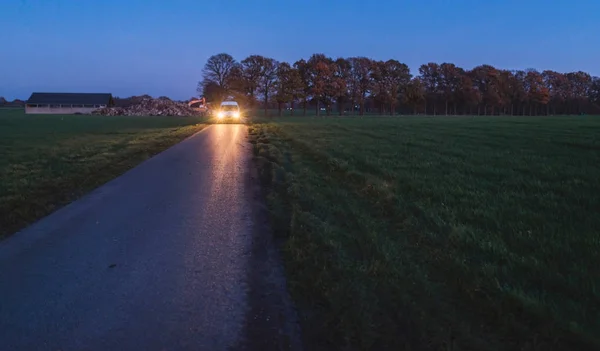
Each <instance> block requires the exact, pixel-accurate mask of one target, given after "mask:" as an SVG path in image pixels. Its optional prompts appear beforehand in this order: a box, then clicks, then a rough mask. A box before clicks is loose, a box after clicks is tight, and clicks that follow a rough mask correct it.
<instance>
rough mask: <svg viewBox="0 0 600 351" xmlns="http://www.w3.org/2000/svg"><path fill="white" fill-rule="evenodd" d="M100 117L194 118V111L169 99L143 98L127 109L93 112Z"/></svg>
mask: <svg viewBox="0 0 600 351" xmlns="http://www.w3.org/2000/svg"><path fill="white" fill-rule="evenodd" d="M93 114H95V115H102V116H194V115H197V114H198V112H196V111H195V110H194V109H192V108H190V107H188V105H187V104H185V103H182V102H176V101H173V100H171V99H169V98H165V97H161V98H158V99H152V98H144V99H142V100H141V101H140V102H139V103H137V104H134V105H131V106H128V107H106V108H102V109H99V110H96V111H94V112H93Z"/></svg>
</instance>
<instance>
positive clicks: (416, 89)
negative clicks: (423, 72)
mask: <svg viewBox="0 0 600 351" xmlns="http://www.w3.org/2000/svg"><path fill="white" fill-rule="evenodd" d="M403 97H404V99H403V101H404V103H406V104H408V105H410V106H411V107H412V109H413V112H414V114H417V111H418V106H419V105H421V104H422V103H423V102H424V101H425V87H424V85H423V82H422V81H421V78H420V77H415V78H413V79H411V81H410V82H409V83H408V85H407V87H406V91H405V93H404V96H403Z"/></svg>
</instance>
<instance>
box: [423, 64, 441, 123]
mask: <svg viewBox="0 0 600 351" xmlns="http://www.w3.org/2000/svg"><path fill="white" fill-rule="evenodd" d="M419 74H420V75H421V82H423V87H424V88H425V114H427V103H428V102H429V101H432V102H433V115H434V116H435V114H436V109H435V107H436V103H437V100H438V98H439V95H440V79H441V73H440V66H439V65H438V64H437V63H434V62H430V63H428V64H426V65H421V67H419Z"/></svg>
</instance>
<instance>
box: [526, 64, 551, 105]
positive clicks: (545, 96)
mask: <svg viewBox="0 0 600 351" xmlns="http://www.w3.org/2000/svg"><path fill="white" fill-rule="evenodd" d="M525 93H526V94H527V95H526V96H527V101H528V103H529V115H533V114H534V113H535V114H536V115H537V114H538V107H539V105H546V104H547V103H548V101H549V99H550V94H549V92H548V88H546V86H545V85H544V78H543V77H542V75H541V74H540V73H539V72H538V71H536V70H528V71H527V75H526V76H525Z"/></svg>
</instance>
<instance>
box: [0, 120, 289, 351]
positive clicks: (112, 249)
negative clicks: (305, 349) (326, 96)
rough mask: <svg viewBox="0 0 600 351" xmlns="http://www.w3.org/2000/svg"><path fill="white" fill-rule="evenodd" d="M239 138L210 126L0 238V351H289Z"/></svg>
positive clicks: (229, 128)
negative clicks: (274, 350)
mask: <svg viewBox="0 0 600 351" xmlns="http://www.w3.org/2000/svg"><path fill="white" fill-rule="evenodd" d="M246 136H247V128H246V126H243V125H214V126H211V127H208V128H206V129H205V130H204V131H202V132H200V133H198V134H196V135H195V136H193V137H191V138H189V139H186V140H185V141H184V142H182V143H180V144H178V145H175V146H174V147H172V148H170V149H168V150H166V151H165V152H163V153H161V154H159V155H157V156H155V157H153V158H152V159H150V160H148V161H146V162H144V163H142V164H141V165H139V166H138V167H136V168H134V169H132V170H131V171H129V172H127V173H126V174H124V175H122V176H121V177H119V178H117V179H115V180H113V181H111V182H109V183H107V184H105V185H104V186H102V187H100V188H98V189H96V190H95V191H93V192H92V193H90V194H88V195H87V196H85V197H83V198H82V199H80V200H78V201H76V202H74V203H72V204H70V205H69V206H66V207H64V208H62V209H60V210H58V211H57V212H55V213H53V214H52V215H50V216H48V217H46V218H44V219H42V220H40V221H39V222H37V223H35V224H34V225H32V226H30V227H29V228H26V229H25V230H23V231H21V232H19V233H16V234H15V235H12V236H11V237H9V238H8V239H6V240H4V241H2V242H0V350H226V349H246V350H248V349H269V348H270V349H289V348H292V349H293V348H294V347H292V346H290V345H283V344H282V342H281V340H282V339H286V340H289V339H290V338H291V339H295V338H297V335H296V334H297V331H296V330H295V329H294V328H295V324H294V323H295V321H294V320H293V319H294V318H295V317H293V313H290V308H289V307H290V306H289V301H287V300H286V293H285V285H284V283H282V278H281V277H282V274H281V271H280V268H278V267H276V266H277V265H276V264H274V262H275V261H277V258H276V253H275V251H276V250H273V247H272V245H271V244H269V240H268V238H267V237H266V236H265V235H266V234H265V233H264V229H265V227H264V225H263V224H264V223H263V224H260V223H256V218H257V213H256V201H257V195H256V185H255V182H253V181H252V174H251V164H250V163H251V151H250V145H249V144H248V142H247V140H246ZM259 217H260V216H259ZM274 314H278V315H279V318H274V317H275V316H274ZM281 315H284V316H290V317H289V318H287V317H285V318H284V319H285V320H284V321H283V322H282V321H281ZM276 319H279V321H278V322H273V321H274V320H276ZM273 323H275V324H273ZM276 334H277V335H276ZM279 334H294V335H284V336H282V337H281V338H280V335H279Z"/></svg>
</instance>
